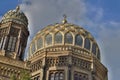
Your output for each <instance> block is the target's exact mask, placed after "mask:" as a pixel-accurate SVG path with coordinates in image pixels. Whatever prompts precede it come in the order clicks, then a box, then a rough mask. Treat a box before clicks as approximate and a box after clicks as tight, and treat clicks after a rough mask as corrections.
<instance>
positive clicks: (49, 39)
mask: <svg viewBox="0 0 120 80" xmlns="http://www.w3.org/2000/svg"><path fill="white" fill-rule="evenodd" d="M45 40H46V45H51V44H52V35H51V34H48V35H47V36H46V38H45Z"/></svg>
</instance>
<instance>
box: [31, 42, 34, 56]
mask: <svg viewBox="0 0 120 80" xmlns="http://www.w3.org/2000/svg"><path fill="white" fill-rule="evenodd" d="M34 52H35V43H33V44H32V46H31V53H32V54H33V53H34Z"/></svg>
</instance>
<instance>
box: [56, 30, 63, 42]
mask: <svg viewBox="0 0 120 80" xmlns="http://www.w3.org/2000/svg"><path fill="white" fill-rule="evenodd" d="M56 43H62V34H61V33H60V32H58V33H56V34H55V44H56Z"/></svg>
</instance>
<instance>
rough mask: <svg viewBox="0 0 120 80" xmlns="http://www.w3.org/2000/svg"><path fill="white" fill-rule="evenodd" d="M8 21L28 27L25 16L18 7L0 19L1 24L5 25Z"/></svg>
mask: <svg viewBox="0 0 120 80" xmlns="http://www.w3.org/2000/svg"><path fill="white" fill-rule="evenodd" d="M9 21H13V22H16V23H19V24H23V25H25V26H27V25H28V19H27V17H26V16H25V14H24V13H23V12H22V11H20V7H19V6H17V7H16V9H15V10H10V11H8V12H7V13H6V14H5V15H4V16H3V18H2V21H1V23H6V22H9Z"/></svg>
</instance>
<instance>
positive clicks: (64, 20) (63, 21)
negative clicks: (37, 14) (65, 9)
mask: <svg viewBox="0 0 120 80" xmlns="http://www.w3.org/2000/svg"><path fill="white" fill-rule="evenodd" d="M63 17H64V19H63V20H62V23H63V24H65V23H67V19H66V18H67V16H66V15H65V14H64V15H63Z"/></svg>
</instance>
